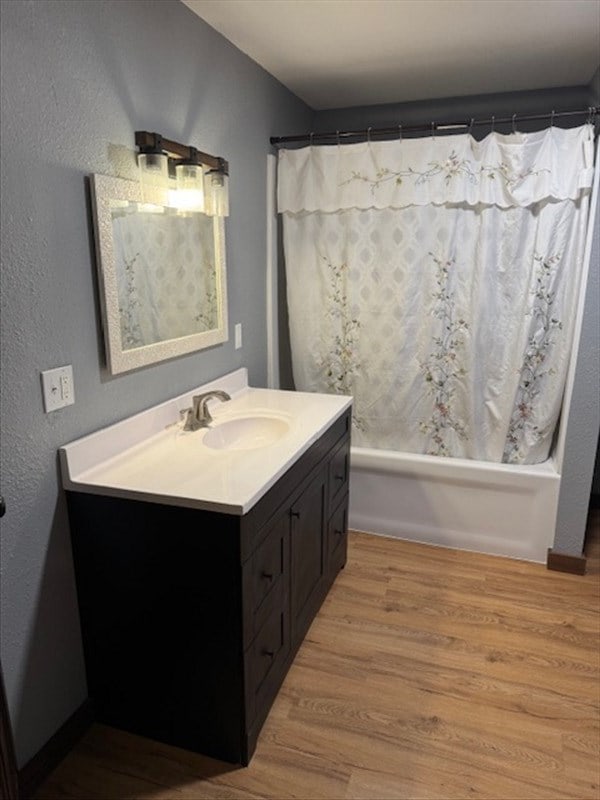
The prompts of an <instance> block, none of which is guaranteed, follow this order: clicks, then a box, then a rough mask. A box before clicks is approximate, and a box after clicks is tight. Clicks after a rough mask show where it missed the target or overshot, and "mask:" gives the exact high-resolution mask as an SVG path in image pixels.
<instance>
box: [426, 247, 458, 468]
mask: <svg viewBox="0 0 600 800" xmlns="http://www.w3.org/2000/svg"><path fill="white" fill-rule="evenodd" d="M429 255H430V256H431V258H432V259H433V261H434V263H435V265H436V267H437V277H436V283H437V291H436V292H435V293H434V295H433V296H434V298H435V300H436V301H437V302H436V305H435V306H434V309H433V315H434V317H436V318H437V319H439V320H440V322H441V325H440V333H439V335H438V336H434V337H433V344H434V349H433V350H432V352H431V353H430V354H429V357H428V359H427V360H426V361H424V362H423V363H422V364H421V369H422V371H423V373H424V375H425V381H426V382H427V384H428V389H429V393H430V394H431V395H433V410H432V412H431V416H430V418H429V419H428V420H426V421H422V422H421V423H420V424H419V429H420V431H421V433H424V434H427V435H429V436H430V437H431V440H432V441H431V444H430V446H429V448H428V450H427V453H428V454H429V455H432V456H446V455H448V454H449V453H450V448H449V447H448V444H447V442H446V433H447V431H448V430H453V431H454V432H455V433H456V434H457V435H458V436H459V437H460V438H461V439H467V438H468V436H467V429H466V425H465V424H464V423H463V422H462V421H461V420H460V419H458V418H457V417H456V416H455V395H456V386H455V384H456V381H457V379H459V378H462V377H464V376H465V375H466V370H465V368H464V366H462V358H461V351H462V349H463V347H464V344H465V339H464V336H465V333H466V332H467V331H468V330H469V324H468V323H467V322H465V320H464V319H463V318H462V317H460V318H459V319H456V314H455V310H454V295H453V294H452V293H451V291H450V289H449V283H450V272H451V270H452V267H453V262H452V261H442V260H441V259H439V258H436V256H434V255H433V253H429Z"/></svg>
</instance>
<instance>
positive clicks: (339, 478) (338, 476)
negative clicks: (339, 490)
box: [335, 475, 346, 481]
mask: <svg viewBox="0 0 600 800" xmlns="http://www.w3.org/2000/svg"><path fill="white" fill-rule="evenodd" d="M335 479H336V481H345V480H346V476H345V475H336V476H335Z"/></svg>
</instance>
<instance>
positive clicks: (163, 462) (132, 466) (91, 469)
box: [59, 369, 352, 515]
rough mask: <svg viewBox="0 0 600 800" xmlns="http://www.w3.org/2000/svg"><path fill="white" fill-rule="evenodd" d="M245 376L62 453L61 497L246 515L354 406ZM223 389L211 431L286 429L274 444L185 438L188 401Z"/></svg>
mask: <svg viewBox="0 0 600 800" xmlns="http://www.w3.org/2000/svg"><path fill="white" fill-rule="evenodd" d="M247 381H248V374H247V371H246V370H245V369H240V370H236V371H235V372H232V373H229V374H228V375H225V376H223V377H222V378H219V379H217V380H215V381H211V382H210V383H207V384H205V385H203V386H199V387H198V388H197V389H193V390H192V391H190V392H187V393H186V394H184V395H180V396H179V397H176V398H173V400H168V401H167V402H166V403H161V404H160V405H158V406H154V407H153V408H150V409H148V410H147V411H143V412H141V413H140V414H136V415H135V416H134V417H130V418H129V419H126V420H123V421H122V422H119V423H117V424H115V425H111V426H110V427H108V428H104V429H102V430H100V431H97V432H96V433H93V434H90V435H89V436H85V437H84V438H82V439H78V440H77V441H75V442H71V443H70V444H67V445H64V446H63V447H61V448H60V450H59V453H60V462H61V469H62V476H63V486H64V488H65V489H68V490H70V491H76V492H87V493H91V494H102V495H109V496H111V497H123V498H129V499H132V500H145V501H151V502H155V503H164V504H167V505H180V506H187V507H190V508H200V509H205V510H210V511H224V512H227V513H229V514H238V515H241V514H245V513H246V512H248V511H249V510H250V509H251V508H252V506H254V505H255V503H257V502H258V500H260V498H261V497H262V496H263V495H264V494H265V493H266V492H267V491H268V489H270V488H271V486H273V485H274V484H275V483H276V481H277V480H278V479H279V478H280V477H281V476H282V475H283V474H284V473H285V472H286V471H287V470H288V469H289V467H290V466H291V465H292V464H294V463H295V462H296V461H297V460H298V458H299V457H300V456H301V455H302V453H304V452H306V450H308V449H309V447H310V446H311V445H312V444H313V443H314V442H315V441H316V440H317V439H318V438H319V437H320V436H321V434H322V433H323V432H324V431H325V430H326V429H327V428H328V427H329V425H330V424H331V423H332V422H333V421H334V420H335V419H337V418H338V417H339V416H340V415H341V414H342V413H343V412H344V411H345V410H346V409H347V408H348V407H349V406H350V405H351V403H352V398H351V397H345V396H339V395H324V394H312V393H308V392H287V391H278V390H274V389H255V388H252V387H249V386H248V384H247ZM212 389H222V390H224V391H226V392H228V394H230V395H231V400H229V401H227V402H225V403H221V402H219V401H218V400H215V401H211V403H210V405H209V408H210V412H211V414H212V416H213V419H214V424H215V425H218V424H219V422H224V421H227V420H229V419H232V418H236V417H240V416H244V415H258V416H260V415H261V414H264V415H267V416H268V415H271V416H275V417H277V418H280V419H283V420H285V421H286V422H287V423H288V424H289V429H288V430H287V431H286V432H285V434H284V435H283V436H282V437H281V438H280V439H278V440H277V441H276V442H274V443H273V444H270V445H267V446H264V447H258V448H256V449H250V450H215V449H212V448H209V447H207V446H206V445H203V443H202V440H203V438H204V436H205V434H206V431H207V430H209V429H206V428H204V429H201V430H199V431H194V432H188V431H183V429H182V424H181V422H180V410H181V409H184V408H186V407H189V406H191V404H192V396H193V395H196V394H201V393H203V392H206V391H210V390H212Z"/></svg>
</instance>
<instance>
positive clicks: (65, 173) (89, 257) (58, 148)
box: [0, 0, 312, 764]
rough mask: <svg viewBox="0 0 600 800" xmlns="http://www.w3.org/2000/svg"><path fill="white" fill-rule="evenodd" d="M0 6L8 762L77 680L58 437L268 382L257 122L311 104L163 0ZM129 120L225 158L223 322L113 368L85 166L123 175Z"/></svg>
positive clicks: (264, 136) (53, 716)
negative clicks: (200, 388)
mask: <svg viewBox="0 0 600 800" xmlns="http://www.w3.org/2000/svg"><path fill="white" fill-rule="evenodd" d="M1 10H2V15H1V26H2V40H1V57H2V64H1V66H2V145H3V160H2V200H3V202H2V219H1V223H2V241H3V244H2V254H1V256H2V262H1V263H2V266H1V279H2V285H1V289H2V315H1V323H2V332H1V333H2V397H1V402H2V418H1V426H2V428H1V433H2V464H1V475H2V487H1V491H2V493H3V494H4V496H5V498H6V502H7V508H8V511H7V514H6V516H5V517H4V519H3V520H2V537H1V540H0V546H1V554H0V555H1V592H2V594H1V598H0V600H1V607H2V626H1V642H0V643H1V648H2V649H1V656H2V667H3V670H4V677H5V682H6V688H7V693H8V696H9V705H10V711H11V718H12V722H13V728H14V732H15V737H16V744H17V752H18V760H19V763H20V764H23V763H24V762H25V761H27V760H28V758H29V757H31V756H32V755H33V754H34V753H35V752H36V751H37V750H38V749H39V747H40V746H41V745H43V744H44V742H45V741H46V740H47V739H48V737H49V736H51V735H52V734H53V733H54V731H55V730H56V729H57V728H58V727H59V725H61V724H62V723H63V722H64V720H65V719H66V718H67V717H68V716H69V715H70V714H71V713H72V712H73V711H74V710H75V708H76V707H77V706H78V705H79V703H81V702H82V701H83V700H84V698H85V696H86V685H85V678H84V668H83V660H82V651H81V644H80V632H79V621H78V614H77V606H76V599H75V591H74V580H73V571H72V563H71V553H70V542H69V534H68V526H67V520H66V512H65V504H64V498H63V496H62V493H61V491H60V488H59V485H60V478H59V472H58V464H57V456H56V451H57V448H58V447H59V446H60V445H61V444H63V443H65V442H68V441H70V440H72V439H74V438H76V437H78V436H81V435H83V434H86V433H89V432H91V431H93V430H96V429H98V428H99V427H102V426H104V425H106V424H109V423H111V422H113V421H115V420H118V419H121V418H123V417H125V416H127V415H129V414H132V413H134V412H136V411H139V410H141V409H143V408H146V407H148V406H150V405H153V404H155V403H158V402H160V401H162V400H164V399H166V398H167V397H170V396H172V395H174V394H178V393H181V392H184V391H185V390H187V389H189V388H191V387H193V386H196V385H198V384H200V383H203V382H205V381H208V380H209V379H211V378H214V377H216V376H218V375H219V374H222V373H224V372H227V371H229V370H232V369H235V368H237V367H239V366H241V365H245V366H247V367H248V368H249V373H250V378H251V381H252V382H253V383H255V384H257V385H260V384H264V383H265V380H266V324H265V195H266V188H265V181H266V177H265V176H266V155H267V153H268V152H269V149H270V148H269V136H270V135H274V134H277V133H280V132H281V131H286V132H288V133H290V132H292V131H294V130H297V129H301V130H303V129H305V128H307V127H309V121H310V119H311V116H312V112H310V110H309V109H308V108H307V107H306V106H305V105H304V104H303V103H301V102H300V101H299V100H298V99H297V98H295V97H294V96H293V95H292V94H290V93H289V92H288V91H287V90H286V89H285V88H284V87H282V86H281V85H280V84H279V83H277V81H275V80H274V79H273V78H271V77H270V76H268V75H267V74H266V73H265V72H264V71H263V70H262V69H261V68H260V67H258V66H257V65H256V64H255V63H253V62H252V61H250V60H249V59H248V58H247V57H246V56H244V55H243V54H242V53H241V52H240V51H238V50H237V49H236V48H235V47H233V46H232V45H231V44H229V43H228V42H227V41H225V40H224V39H223V38H222V37H221V36H220V35H218V34H217V33H216V32H215V31H214V30H212V29H211V28H209V27H208V26H207V25H205V24H204V23H203V22H202V21H201V20H200V19H198V17H196V16H195V15H194V14H192V12H191V11H190V10H189V9H188V8H186V7H185V6H184V5H183V4H181V3H179V2H178V0H158V1H155V2H153V1H152V0H136V1H135V2H130V0H115V1H114V2H113V1H112V0H102V2H98V1H97V0H94V2H91V1H90V0H86V2H73V1H72V0H64V1H63V2H60V1H59V2H54V1H53V0H43V1H38V0H35V2H29V1H23V0H9V1H8V2H2V9H1ZM136 129H147V130H156V131H160V132H161V133H162V134H163V135H165V136H167V137H170V138H173V139H176V140H178V141H183V142H189V143H192V144H195V145H196V146H198V147H199V148H200V149H203V150H206V151H208V152H212V153H216V154H219V155H223V156H224V157H225V158H227V159H228V160H229V162H230V170H231V179H230V186H231V217H230V218H229V220H228V221H227V250H228V291H229V304H230V314H229V319H230V336H231V339H230V341H229V342H228V343H227V344H225V345H222V346H218V347H215V348H212V349H211V350H210V351H207V352H204V353H199V354H195V355H189V356H186V357H183V358H180V359H175V360H173V361H169V362H165V363H163V364H159V365H155V366H152V367H148V368H146V369H142V370H139V371H137V372H135V373H129V374H126V375H123V376H121V377H116V378H112V377H111V376H110V375H109V374H107V372H106V370H105V368H104V357H103V354H102V348H101V341H100V337H99V325H98V302H97V300H98V298H97V290H96V283H95V274H94V270H95V266H94V262H93V243H92V240H91V236H90V228H91V226H90V215H89V198H88V196H87V190H86V176H87V175H88V174H90V173H93V172H97V173H104V174H111V175H118V176H121V177H125V178H127V177H134V175H135V158H134V141H133V140H134V131H135V130H136ZM236 322H241V323H242V324H243V328H244V347H243V349H242V350H240V351H235V350H234V348H233V337H232V335H231V333H232V330H233V325H234V324H235V323H236ZM62 364H73V369H74V379H75V398H76V403H75V405H74V406H71V407H68V408H65V409H63V410H60V411H57V412H54V413H53V414H49V415H47V414H45V413H44V411H43V405H42V397H41V391H40V377H39V373H40V370H43V369H49V368H51V367H56V366H60V365H62ZM107 591H110V587H107Z"/></svg>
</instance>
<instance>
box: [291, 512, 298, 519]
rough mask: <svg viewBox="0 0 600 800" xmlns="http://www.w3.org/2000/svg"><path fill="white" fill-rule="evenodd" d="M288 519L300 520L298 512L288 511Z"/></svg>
mask: <svg viewBox="0 0 600 800" xmlns="http://www.w3.org/2000/svg"><path fill="white" fill-rule="evenodd" d="M290 517H296V519H300V512H299V511H290Z"/></svg>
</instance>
